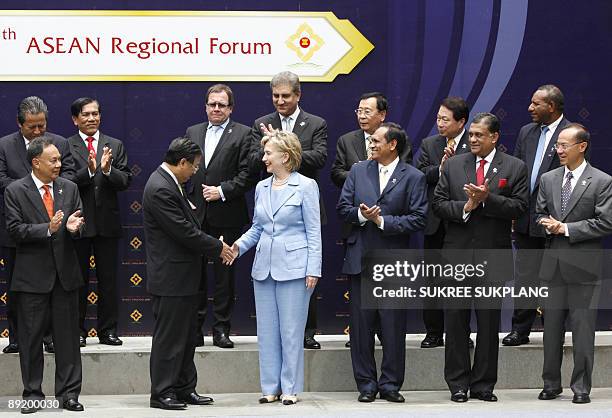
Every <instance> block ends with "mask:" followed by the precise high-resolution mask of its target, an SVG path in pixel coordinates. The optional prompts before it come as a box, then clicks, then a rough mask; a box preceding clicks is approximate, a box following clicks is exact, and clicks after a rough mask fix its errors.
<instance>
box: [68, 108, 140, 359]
mask: <svg viewBox="0 0 612 418" xmlns="http://www.w3.org/2000/svg"><path fill="white" fill-rule="evenodd" d="M70 112H71V113H72V122H73V123H74V125H75V126H76V127H77V128H78V130H79V131H78V133H77V134H75V135H73V136H71V137H70V138H68V142H69V143H70V149H71V150H72V156H73V157H74V163H75V165H76V180H75V182H76V184H77V185H78V186H79V193H80V194H81V200H82V201H83V215H84V217H85V219H86V220H87V222H86V223H85V229H84V230H83V232H82V234H81V239H79V240H77V241H76V242H75V246H76V250H77V254H78V256H79V264H80V267H81V273H82V274H83V278H84V280H85V286H83V287H82V288H81V292H80V301H79V326H80V327H81V336H80V344H81V347H84V346H85V345H86V338H87V329H86V328H85V314H86V313H87V296H88V294H89V280H88V272H89V258H90V256H91V254H92V252H93V255H94V257H95V261H96V278H97V280H98V325H97V327H96V329H97V335H98V339H99V341H100V344H107V345H121V344H122V341H121V340H120V339H119V337H118V336H117V321H118V310H119V309H118V300H117V299H118V296H117V265H118V255H117V251H118V245H119V238H120V237H121V235H122V230H121V218H120V216H119V201H118V199H117V193H118V192H120V191H123V190H126V189H127V188H128V187H129V185H130V182H131V180H132V172H131V171H130V169H129V167H128V159H127V154H126V152H125V148H124V147H123V143H122V142H121V141H120V140H119V139H116V138H112V137H110V136H108V135H105V134H103V133H101V132H100V130H99V129H100V121H101V118H102V109H101V106H100V103H99V102H98V101H97V100H95V99H92V98H90V97H81V98H79V99H76V100H75V101H74V102H73V103H72V105H71V106H70Z"/></svg>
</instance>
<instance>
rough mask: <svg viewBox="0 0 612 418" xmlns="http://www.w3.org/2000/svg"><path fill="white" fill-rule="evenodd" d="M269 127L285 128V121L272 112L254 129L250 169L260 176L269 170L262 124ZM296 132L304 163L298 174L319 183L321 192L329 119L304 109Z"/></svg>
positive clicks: (321, 199)
mask: <svg viewBox="0 0 612 418" xmlns="http://www.w3.org/2000/svg"><path fill="white" fill-rule="evenodd" d="M262 123H263V124H264V125H265V126H266V127H267V126H268V125H272V127H273V128H274V129H282V126H281V119H280V115H279V113H278V112H273V113H270V114H269V115H265V116H262V117H260V118H259V119H257V120H256V121H255V122H254V123H253V127H252V128H251V150H250V152H249V168H250V169H251V172H252V173H253V175H258V174H260V173H261V172H262V170H264V169H265V166H264V164H263V162H262V161H261V159H262V157H263V148H262V147H261V138H262V137H263V135H262V133H261V129H260V125H261V124H262ZM293 133H294V134H296V135H297V137H298V138H299V140H300V144H301V145H302V164H301V166H300V169H299V170H298V172H299V173H300V174H303V175H305V176H306V177H310V178H311V179H314V180H315V181H316V182H317V185H319V189H321V187H320V184H319V170H320V169H322V168H323V167H324V166H325V162H326V161H327V122H325V119H323V118H320V117H319V116H316V115H313V114H311V113H308V112H305V111H304V109H302V108H300V114H299V115H298V117H297V120H296V121H295V123H294V124H293ZM319 203H320V208H321V223H322V224H326V223H327V216H326V214H325V206H324V204H323V198H322V196H320V201H319Z"/></svg>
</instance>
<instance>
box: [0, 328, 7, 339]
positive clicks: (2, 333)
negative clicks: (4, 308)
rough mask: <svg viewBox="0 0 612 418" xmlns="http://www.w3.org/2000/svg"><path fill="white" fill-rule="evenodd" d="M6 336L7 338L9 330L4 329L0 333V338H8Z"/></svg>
mask: <svg viewBox="0 0 612 418" xmlns="http://www.w3.org/2000/svg"><path fill="white" fill-rule="evenodd" d="M8 336H9V330H8V329H6V328H4V330H2V332H0V337H2V338H8Z"/></svg>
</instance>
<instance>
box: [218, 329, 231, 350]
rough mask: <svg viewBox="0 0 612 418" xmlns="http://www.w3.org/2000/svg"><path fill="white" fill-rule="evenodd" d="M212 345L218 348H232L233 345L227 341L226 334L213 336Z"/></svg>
mask: <svg viewBox="0 0 612 418" xmlns="http://www.w3.org/2000/svg"><path fill="white" fill-rule="evenodd" d="M213 345H216V346H217V347H219V348H234V343H233V342H232V340H230V339H229V337H228V336H227V334H225V333H223V332H222V333H221V334H216V335H213Z"/></svg>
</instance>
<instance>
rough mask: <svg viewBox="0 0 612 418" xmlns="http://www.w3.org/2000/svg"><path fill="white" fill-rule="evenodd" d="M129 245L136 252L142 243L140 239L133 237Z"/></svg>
mask: <svg viewBox="0 0 612 418" xmlns="http://www.w3.org/2000/svg"><path fill="white" fill-rule="evenodd" d="M130 245H131V246H132V248H133V249H135V250H138V249H139V248H140V246H141V245H142V241H141V240H140V238H138V237H134V238H132V240H131V241H130Z"/></svg>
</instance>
